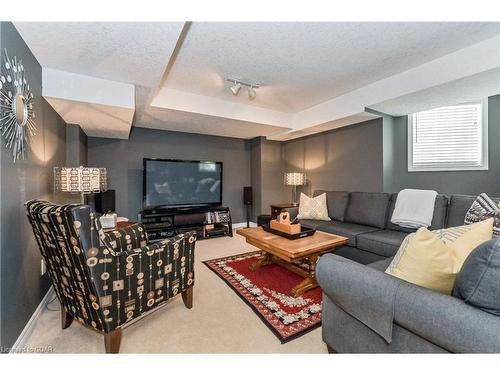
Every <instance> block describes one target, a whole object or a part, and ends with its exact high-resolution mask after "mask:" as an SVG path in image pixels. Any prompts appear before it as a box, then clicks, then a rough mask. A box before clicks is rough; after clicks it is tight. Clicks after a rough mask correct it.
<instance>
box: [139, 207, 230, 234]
mask: <svg viewBox="0 0 500 375" xmlns="http://www.w3.org/2000/svg"><path fill="white" fill-rule="evenodd" d="M140 221H141V223H142V224H143V225H144V227H145V228H146V234H147V236H148V240H149V241H150V242H156V241H161V240H163V239H166V238H170V237H174V236H176V235H178V234H180V233H184V232H189V231H195V232H196V234H197V236H198V238H199V239H206V238H214V237H221V236H230V237H232V236H233V225H232V221H231V214H230V211H229V208H228V207H214V206H202V207H177V208H152V209H147V210H144V211H142V212H141V213H140Z"/></svg>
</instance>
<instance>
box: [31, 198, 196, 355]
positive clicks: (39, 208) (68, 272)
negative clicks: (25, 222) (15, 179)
mask: <svg viewBox="0 0 500 375" xmlns="http://www.w3.org/2000/svg"><path fill="white" fill-rule="evenodd" d="M26 209H27V213H28V219H29V221H30V223H31V226H32V227H33V233H34V234H35V237H36V240H37V242H38V245H39V247H40V251H41V253H42V256H43V258H44V260H45V262H46V264H47V271H48V274H49V276H50V278H51V281H52V285H53V287H54V290H55V292H56V294H57V297H58V299H59V302H60V303H61V317H62V328H63V329H65V328H67V327H69V326H70V324H71V323H72V321H73V319H76V320H78V321H79V322H81V323H82V324H84V325H86V326H88V327H90V328H92V329H94V330H96V331H98V332H100V333H103V334H104V343H105V348H106V353H118V351H119V348H120V341H121V334H122V328H124V327H126V326H128V325H129V324H130V323H133V322H134V321H136V319H137V318H139V317H140V316H142V315H144V314H145V313H147V312H149V311H151V310H154V309H156V308H158V307H159V306H161V305H162V304H164V303H165V302H166V301H167V300H168V299H170V298H172V297H174V296H176V295H177V294H178V293H181V294H182V298H183V300H184V304H185V305H186V307H187V308H191V307H192V299H193V283H194V267H193V263H194V246H195V241H196V236H195V234H194V233H193V232H190V233H185V234H181V235H178V236H177V237H174V238H171V239H167V240H164V241H160V242H157V243H154V244H151V245H148V244H147V239H146V234H145V231H144V228H143V227H142V225H140V224H134V225H131V226H129V227H127V228H125V229H121V230H116V231H113V232H110V233H105V232H104V231H103V230H102V228H101V225H100V222H99V220H98V219H97V216H96V214H95V213H94V212H93V211H92V210H91V208H90V207H89V206H87V205H62V206H61V205H55V204H52V203H49V202H45V201H39V200H32V201H29V202H27V203H26Z"/></svg>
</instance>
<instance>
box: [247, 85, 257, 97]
mask: <svg viewBox="0 0 500 375" xmlns="http://www.w3.org/2000/svg"><path fill="white" fill-rule="evenodd" d="M256 96H257V93H256V92H255V89H254V88H253V86H250V87H249V88H248V99H250V100H254V99H255V97H256Z"/></svg>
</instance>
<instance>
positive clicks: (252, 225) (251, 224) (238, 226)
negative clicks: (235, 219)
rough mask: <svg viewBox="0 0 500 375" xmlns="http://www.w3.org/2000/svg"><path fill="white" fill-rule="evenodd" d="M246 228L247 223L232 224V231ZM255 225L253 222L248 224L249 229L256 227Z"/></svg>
mask: <svg viewBox="0 0 500 375" xmlns="http://www.w3.org/2000/svg"><path fill="white" fill-rule="evenodd" d="M246 226H247V222H246V221H245V222H243V223H233V229H238V228H246ZM256 226H257V224H256V223H254V222H253V221H251V222H250V227H256Z"/></svg>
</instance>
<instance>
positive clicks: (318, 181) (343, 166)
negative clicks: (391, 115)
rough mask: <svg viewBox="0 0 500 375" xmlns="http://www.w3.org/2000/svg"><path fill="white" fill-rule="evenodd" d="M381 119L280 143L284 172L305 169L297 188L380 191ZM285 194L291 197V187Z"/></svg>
mask: <svg viewBox="0 0 500 375" xmlns="http://www.w3.org/2000/svg"><path fill="white" fill-rule="evenodd" d="M382 130H383V127H382V119H374V120H370V121H366V122H362V123H360V124H356V125H352V126H348V127H344V128H340V129H334V130H330V131H327V132H323V133H319V134H314V135H311V136H307V137H304V138H298V139H295V140H292V141H289V142H286V143H284V144H283V154H284V161H285V169H286V172H305V173H306V177H307V185H306V186H304V187H302V188H300V189H298V190H299V191H303V192H304V193H306V194H311V193H312V192H313V191H314V190H316V189H324V190H348V191H381V190H382V186H383V150H382ZM285 194H286V195H287V198H288V199H287V200H288V201H290V200H291V194H292V190H291V187H287V189H286V192H285Z"/></svg>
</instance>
